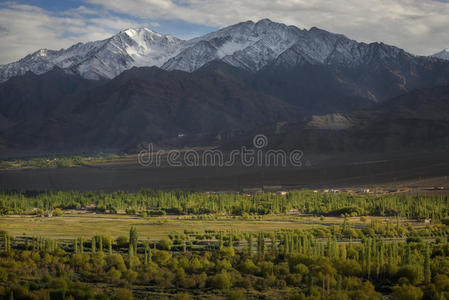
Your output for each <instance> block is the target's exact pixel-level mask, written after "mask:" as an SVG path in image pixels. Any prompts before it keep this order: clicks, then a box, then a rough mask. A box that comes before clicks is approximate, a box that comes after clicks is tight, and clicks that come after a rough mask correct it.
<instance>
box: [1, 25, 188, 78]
mask: <svg viewBox="0 0 449 300" xmlns="http://www.w3.org/2000/svg"><path fill="white" fill-rule="evenodd" d="M182 43H183V41H182V40H180V39H178V38H175V37H173V36H170V35H166V34H160V33H157V32H155V31H153V30H151V29H148V28H144V27H142V28H130V29H127V30H123V31H121V32H119V33H118V34H116V35H114V36H112V37H110V38H108V39H105V40H102V41H95V42H88V43H78V44H75V45H73V46H71V47H69V48H67V49H61V50H57V51H54V50H48V49H40V50H38V51H36V52H34V53H33V54H30V55H28V56H26V57H24V58H23V59H21V60H19V61H17V62H14V63H10V64H6V65H3V66H0V82H2V81H5V80H7V79H9V78H10V77H13V76H17V75H22V74H25V73H26V72H27V71H31V72H33V73H35V74H42V73H45V72H48V71H49V70H51V69H53V67H55V66H58V67H60V68H62V69H66V70H68V71H70V72H74V73H78V74H80V75H81V76H83V77H85V78H89V79H100V78H114V77H115V76H117V75H118V74H120V73H121V72H123V71H125V70H127V69H130V68H132V67H134V66H137V67H141V66H159V67H160V66H161V65H162V64H163V63H164V62H166V61H167V60H168V59H169V58H170V57H172V56H173V55H176V54H177V51H178V49H179V47H180V46H181V44H182Z"/></svg>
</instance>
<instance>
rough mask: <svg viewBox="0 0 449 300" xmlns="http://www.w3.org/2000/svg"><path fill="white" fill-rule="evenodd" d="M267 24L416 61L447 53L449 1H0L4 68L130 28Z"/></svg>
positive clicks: (196, 31)
mask: <svg viewBox="0 0 449 300" xmlns="http://www.w3.org/2000/svg"><path fill="white" fill-rule="evenodd" d="M262 18H270V19H271V20H273V21H276V22H282V23H285V24H288V25H296V26H298V27H300V28H306V29H308V28H310V27H313V26H317V27H319V28H322V29H325V30H328V31H331V32H337V33H342V34H345V35H346V36H348V37H350V38H353V39H356V40H358V41H363V42H374V41H382V42H385V43H387V44H392V45H396V46H398V47H401V48H404V49H405V50H407V51H409V52H411V53H414V54H418V55H429V54H432V53H435V52H437V51H440V50H442V49H443V48H448V47H449V34H448V31H449V30H448V28H449V0H362V1H360V0H332V1H329V0H257V1H254V0H252V1H248V0H126V1H125V0H59V1H56V0H9V1H4V0H0V39H1V41H2V42H1V43H0V64H4V63H8V62H12V61H15V60H17V59H19V58H21V57H23V56H25V55H27V54H29V53H31V52H34V51H36V50H38V49H40V48H48V49H60V48H65V47H69V46H70V45H72V44H74V43H76V42H80V41H81V42H87V41H91V40H98V39H104V38H107V37H109V36H111V35H113V34H115V33H117V32H118V31H120V30H122V29H126V28H129V27H141V26H146V27H150V28H151V29H153V30H155V31H158V32H161V33H168V34H172V35H174V36H177V37H179V38H183V39H188V38H192V37H195V36H199V35H202V34H205V33H208V32H211V31H214V30H216V29H218V28H220V27H224V26H227V25H231V24H235V23H237V22H241V21H246V20H253V21H257V20H259V19H262Z"/></svg>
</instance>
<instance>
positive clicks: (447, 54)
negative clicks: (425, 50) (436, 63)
mask: <svg viewBox="0 0 449 300" xmlns="http://www.w3.org/2000/svg"><path fill="white" fill-rule="evenodd" d="M431 57H434V58H439V59H444V60H449V50H448V49H447V48H446V49H443V50H442V51H440V52H438V53H435V54H433V55H431Z"/></svg>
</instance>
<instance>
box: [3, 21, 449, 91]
mask: <svg viewBox="0 0 449 300" xmlns="http://www.w3.org/2000/svg"><path fill="white" fill-rule="evenodd" d="M444 54H446V55H447V57H448V58H447V59H449V53H448V52H447V51H443V52H440V53H439V54H436V55H439V56H436V55H435V57H440V58H444V57H446V56H445V55H444ZM399 55H410V54H408V53H406V52H405V51H403V50H401V49H399V48H396V47H393V46H388V45H385V44H382V43H372V44H365V43H358V42H356V41H354V40H351V39H349V38H347V37H346V36H344V35H341V34H334V33H330V32H328V31H325V30H322V29H319V28H316V27H312V28H311V29H310V30H305V29H300V28H298V27H295V26H287V25H285V24H282V23H276V22H273V21H271V20H269V19H262V20H260V21H258V22H253V21H246V22H241V23H238V24H234V25H231V26H228V27H224V28H222V29H219V30H217V31H215V32H211V33H208V34H205V35H203V36H200V37H197V38H193V39H190V40H187V41H184V40H181V39H178V38H176V37H174V36H171V35H168V34H161V33H158V32H155V31H153V30H151V29H149V28H145V27H141V28H129V29H126V30H123V31H121V32H119V33H118V34H116V35H114V36H112V37H110V38H108V39H105V40H102V41H95V42H88V43H78V44H75V45H73V46H71V47H69V48H67V49H61V50H56V51H55V50H47V49H41V50H39V51H37V52H34V53H33V54H30V55H28V56H26V57H25V58H23V59H21V60H19V61H17V62H14V63H11V64H7V65H3V66H0V82H1V81H5V80H7V79H9V78H10V77H12V76H16V75H21V74H24V73H26V72H27V71H32V72H34V73H36V74H42V73H45V72H47V71H49V70H51V69H52V68H53V67H55V66H58V67H60V68H62V69H65V70H67V71H69V72H73V73H77V74H80V75H81V76H84V77H85V78H89V79H100V78H113V77H115V76H117V75H119V74H120V73H121V72H123V71H125V70H127V69H130V68H132V67H134V66H137V67H142V66H157V67H161V68H163V69H165V70H182V71H187V72H193V71H195V70H197V69H199V68H201V67H202V66H204V65H206V64H207V63H209V62H211V61H213V60H221V61H223V62H225V63H227V64H230V65H232V66H234V67H237V68H241V69H245V70H248V71H251V72H257V71H259V70H261V69H263V68H265V67H267V66H270V65H273V66H282V67H293V66H298V65H302V64H306V63H307V64H325V65H343V66H347V67H352V66H357V65H360V64H366V63H370V62H373V61H374V62H376V61H378V60H389V61H391V62H394V61H395V59H396V58H397V57H398V56H399Z"/></svg>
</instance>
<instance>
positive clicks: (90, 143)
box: [0, 19, 449, 157]
mask: <svg viewBox="0 0 449 300" xmlns="http://www.w3.org/2000/svg"><path fill="white" fill-rule="evenodd" d="M445 54H447V52H444V51H443V52H440V53H438V54H435V55H434V56H431V57H424V56H416V55H413V54H410V53H408V52H406V51H404V50H402V49H400V48H397V47H395V46H390V45H386V44H383V43H370V44H366V43H359V42H357V41H354V40H351V39H349V38H347V37H345V36H344V35H340V34H334V33H330V32H327V31H325V30H321V29H319V28H316V27H313V28H311V29H310V30H304V29H299V28H297V27H295V26H287V25H284V24H280V23H275V22H272V21H270V20H268V19H263V20H261V21H259V22H256V23H255V22H252V21H248V22H242V23H238V24H235V25H232V26H229V27H225V28H223V29H220V30H218V31H215V32H212V33H209V34H206V35H204V36H201V37H198V38H194V39H191V40H187V41H185V40H181V39H178V38H176V37H173V36H170V35H164V34H159V33H156V32H154V31H152V30H150V29H147V28H139V29H128V30H124V31H121V32H119V33H118V34H117V35H114V36H113V37H111V38H109V39H106V40H103V41H96V42H89V43H84V44H83V43H78V44H76V45H73V46H72V47H70V48H68V49H65V50H64V49H62V50H57V51H54V50H46V49H41V50H39V51H37V52H35V53H33V54H30V55H28V56H26V57H25V58H23V59H21V60H19V61H17V62H14V63H11V64H7V65H3V66H0V81H1V82H2V83H0V147H1V149H2V150H1V153H0V154H1V156H4V157H10V156H20V155H36V154H43V153H50V152H52V153H67V152H70V153H72V152H83V151H84V152H92V151H135V149H136V147H137V146H138V145H141V144H142V143H146V142H155V143H160V144H161V145H162V144H176V145H178V144H180V143H181V144H182V143H187V144H190V145H193V144H198V143H217V142H220V141H223V140H229V139H232V138H233V137H241V136H245V135H250V134H252V133H254V132H257V130H263V129H266V130H267V132H271V131H270V128H278V129H279V128H280V127H279V126H280V124H284V125H282V128H284V129H283V130H284V131H283V130H276V131H275V132H278V133H279V135H278V136H277V137H273V139H274V140H277V141H278V142H277V143H278V144H280V145H281V144H284V145H290V146H291V145H293V144H297V143H299V140H297V139H296V138H295V137H294V136H298V135H295V134H294V132H295V131H297V130H301V136H302V137H303V138H305V140H308V141H309V142H310V147H311V148H314V149H315V150H316V151H326V149H334V150H335V149H336V148H335V147H327V146H326V147H321V146H319V145H322V144H323V143H324V144H326V139H328V140H327V141H328V143H327V145H328V146H329V145H332V144H333V142H332V141H333V140H332V139H333V138H332V137H335V136H340V135H342V136H340V137H339V138H340V139H341V140H342V141H347V143H348V144H351V143H352V144H353V143H354V142H357V141H358V137H361V136H364V137H365V138H364V139H363V138H362V139H360V141H364V140H365V141H371V142H366V143H365V144H366V145H373V141H376V139H377V140H379V137H382V136H383V135H382V134H385V136H388V132H387V131H388V130H392V128H395V129H397V130H398V133H397V134H398V135H399V136H401V134H405V136H404V139H405V138H406V135H407V134H406V132H409V131H407V130H408V129H407V128H409V127H412V128H413V127H414V128H415V129H416V126H415V125H413V122H412V121H410V120H412V119H414V120H420V121H419V122H421V123H419V124H421V125H422V126H430V127H429V128H428V130H431V128H433V127H431V126H434V125H435V124H436V123H438V122H440V123H441V122H442V123H441V124H440V123H438V124H439V125H438V126H440V125H441V126H442V127H441V128H443V129H444V130H445V128H446V127H445V126H446V125H445V124H446V123H444V122H446V121H448V120H446V119H445V118H440V117H436V116H441V115H444V116H445V115H446V113H447V112H448V108H447V107H446V105H445V103H446V102H444V101H446V99H447V94H446V93H447V89H445V88H444V87H445V86H447V85H449V61H447V60H446V58H447V56H445ZM428 89H430V90H431V92H429V91H428ZM433 89H435V90H433ZM417 90H418V91H428V92H427V94H428V95H434V97H430V96H429V97H430V98H429V99H430V100H429V101H430V102H429V103H427V102H425V101H424V100H425V97H424V98H423V97H418V96H416V94H415V91H417ZM423 93H424V94H425V93H426V92H423ZM427 94H425V95H427ZM435 95H438V96H435ZM398 97H405V99H412V100H395V99H399V98H398ZM401 99H402V98H401ZM413 99H415V100H416V99H418V100H416V101H424V102H422V103H421V102H419V103H415V102H413V101H414V100H413ZM422 99H424V100H422ZM408 101H411V102H410V103H409V102H408ZM393 103H403V104H402V105H396V106H391V107H390V106H389V105H393ZM420 103H421V104H422V105H418V104H420ZM409 105H410V106H409ZM423 105H424V106H425V107H424V106H423ZM424 108H425V109H424ZM404 114H405V115H407V116H408V117H407V118H405V117H404ZM411 115H413V116H414V117H413V118H411V117H410V116H411ZM427 121H429V122H430V123H432V124H433V125H432V124H430V123H429V122H427ZM435 122H436V123H435ZM424 123H425V124H424ZM443 123H444V124H443ZM285 124H287V125H285ZM376 124H377V125H376ZM435 126H437V125H435ZM438 128H440V127H438ZM441 128H440V129H439V130H440V131H439V132H442V131H441V130H443V129H441ZM448 128H449V127H448ZM376 130H377V131H376ZM415 131H416V130H415ZM336 132H338V134H337V135H336ZM304 134H310V135H308V136H307V137H306V136H304ZM409 134H410V132H409ZM419 134H423V132H417V133H416V134H414V135H413V134H412V135H410V137H413V138H414V139H415V140H416V141H420V140H421V139H420V138H419V136H418V135H419ZM281 136H283V137H284V138H283V139H279V137H281ZM437 136H438V137H439V136H440V135H437ZM317 137H320V138H319V139H318V138H317ZM343 137H345V138H344V139H343ZM428 138H429V139H433V138H436V136H434V135H430V136H428ZM317 139H318V140H320V141H319V142H318V140H317ZM337 140H338V139H337ZM360 141H359V142H357V143H359V144H360ZM430 144H432V143H430V142H429V145H430ZM443 144H444V143H443ZM385 145H386V144H385ZM385 145H384V146H375V147H369V146H367V147H349V150H354V151H359V150H360V151H368V150H374V149H375V150H376V151H387V150H388V151H390V150H394V149H395V147H396V148H398V147H399V146H401V147H402V145H403V144H401V143H399V144H397V145H395V144H394V143H393V144H388V145H387V146H385ZM404 145H405V144H404ZM444 145H445V144H444ZM444 145H442V146H444ZM415 146H416V147H424V146H425V143H421V142H417V144H416V145H415ZM337 148H338V147H337ZM342 149H343V148H342ZM337 150H338V149H337ZM343 150H344V149H343Z"/></svg>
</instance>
